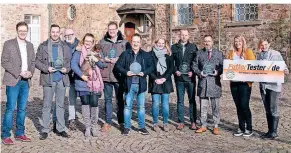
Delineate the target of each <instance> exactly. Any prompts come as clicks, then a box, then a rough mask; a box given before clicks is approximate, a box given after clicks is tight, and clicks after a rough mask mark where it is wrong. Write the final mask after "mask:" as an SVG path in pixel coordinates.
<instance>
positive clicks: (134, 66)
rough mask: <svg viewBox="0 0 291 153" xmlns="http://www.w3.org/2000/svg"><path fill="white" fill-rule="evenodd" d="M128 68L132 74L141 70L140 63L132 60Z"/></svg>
mask: <svg viewBox="0 0 291 153" xmlns="http://www.w3.org/2000/svg"><path fill="white" fill-rule="evenodd" d="M129 70H130V71H131V72H132V73H134V74H138V73H139V72H141V65H140V64H139V63H138V62H133V63H132V64H130V67H129Z"/></svg>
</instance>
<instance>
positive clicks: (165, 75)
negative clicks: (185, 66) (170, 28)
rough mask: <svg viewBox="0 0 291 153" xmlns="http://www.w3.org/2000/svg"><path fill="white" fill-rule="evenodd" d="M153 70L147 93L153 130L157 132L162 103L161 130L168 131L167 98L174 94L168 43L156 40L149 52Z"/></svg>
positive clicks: (172, 62) (171, 58) (170, 53)
mask: <svg viewBox="0 0 291 153" xmlns="http://www.w3.org/2000/svg"><path fill="white" fill-rule="evenodd" d="M150 54H151V56H152V59H153V63H154V65H155V70H154V71H153V72H152V73H151V74H150V75H149V93H151V94H152V102H153V105H152V114H153V121H154V125H153V130H154V131H158V130H159V126H158V125H157V124H158V116H159V104H160V101H161V102H162V115H163V129H164V131H166V132H167V131H169V128H168V125H167V124H168V116H169V97H170V93H171V92H174V90H173V84H172V78H171V76H172V74H173V70H174V61H173V57H172V52H171V50H170V47H169V43H168V42H167V41H166V40H165V39H161V38H160V39H157V40H156V41H155V45H154V47H153V49H152V51H151V52H150Z"/></svg>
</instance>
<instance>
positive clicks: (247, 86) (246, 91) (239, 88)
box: [228, 36, 256, 137]
mask: <svg viewBox="0 0 291 153" xmlns="http://www.w3.org/2000/svg"><path fill="white" fill-rule="evenodd" d="M228 59H230V60H255V59H256V58H255V55H254V53H253V51H252V50H251V49H249V48H247V45H246V40H245V38H244V37H243V36H235V37H234V42H233V46H232V50H230V52H229V55H228ZM230 89H231V94H232V98H233V100H234V103H235V106H236V110H237V116H238V122H239V129H238V130H237V132H235V133H234V136H245V137H248V136H251V135H252V134H253V132H252V113H251V110H250V105H249V103H250V97H251V92H252V82H245V81H235V80H234V81H231V82H230Z"/></svg>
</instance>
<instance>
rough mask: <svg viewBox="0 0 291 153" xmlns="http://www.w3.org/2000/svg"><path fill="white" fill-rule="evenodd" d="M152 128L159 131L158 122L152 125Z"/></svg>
mask: <svg viewBox="0 0 291 153" xmlns="http://www.w3.org/2000/svg"><path fill="white" fill-rule="evenodd" d="M153 130H154V131H155V132H159V131H160V128H159V126H158V124H155V125H154V126H153Z"/></svg>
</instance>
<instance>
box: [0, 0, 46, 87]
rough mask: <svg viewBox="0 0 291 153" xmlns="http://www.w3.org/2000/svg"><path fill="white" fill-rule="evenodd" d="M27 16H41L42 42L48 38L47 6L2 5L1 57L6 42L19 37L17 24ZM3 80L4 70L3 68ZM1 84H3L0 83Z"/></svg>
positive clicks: (0, 21) (0, 7)
mask: <svg viewBox="0 0 291 153" xmlns="http://www.w3.org/2000/svg"><path fill="white" fill-rule="evenodd" d="M25 14H32V15H40V41H41V42H42V41H44V40H45V39H47V37H48V9H47V4H1V5H0V23H1V24H0V28H1V29H0V30H1V32H0V55H1V54H2V50H3V44H4V42H5V41H6V40H9V39H13V38H15V37H17V33H16V29H15V28H16V24H17V23H18V22H20V21H24V15H25ZM1 72H2V73H1V78H2V77H3V74H4V73H3V68H2V67H1ZM0 84H1V83H0Z"/></svg>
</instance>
